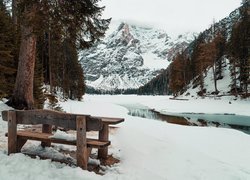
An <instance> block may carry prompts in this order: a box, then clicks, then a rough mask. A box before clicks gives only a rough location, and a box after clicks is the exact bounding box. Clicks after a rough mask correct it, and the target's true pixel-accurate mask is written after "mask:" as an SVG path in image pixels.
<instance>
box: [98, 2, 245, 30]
mask: <svg viewBox="0 0 250 180" xmlns="http://www.w3.org/2000/svg"><path fill="white" fill-rule="evenodd" d="M240 3H241V0H102V4H104V5H105V6H106V9H105V11H104V14H103V15H104V17H112V18H113V20H115V21H116V20H121V21H128V22H134V23H139V24H145V25H149V26H155V27H158V28H161V29H165V30H166V31H167V32H168V33H169V34H170V35H177V34H180V33H184V32H188V31H191V32H200V31H203V30H205V29H206V28H208V27H209V26H210V25H211V23H212V22H213V19H215V21H218V20H220V19H222V18H224V17H226V16H228V15H229V13H230V12H231V11H233V10H234V9H236V8H237V7H239V6H240Z"/></svg>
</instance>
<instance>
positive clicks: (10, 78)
mask: <svg viewBox="0 0 250 180" xmlns="http://www.w3.org/2000/svg"><path fill="white" fill-rule="evenodd" d="M13 37H14V31H13V24H12V22H11V17H10V15H9V13H8V11H7V10H6V7H5V5H4V3H3V1H0V98H3V97H9V96H10V95H11V94H12V90H13V84H14V80H15V77H14V76H15V72H16V69H15V64H14V58H13V51H14V38H13Z"/></svg>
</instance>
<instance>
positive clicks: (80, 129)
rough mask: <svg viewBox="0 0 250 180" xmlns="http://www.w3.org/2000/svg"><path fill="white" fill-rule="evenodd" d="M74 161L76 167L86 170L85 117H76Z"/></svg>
mask: <svg viewBox="0 0 250 180" xmlns="http://www.w3.org/2000/svg"><path fill="white" fill-rule="evenodd" d="M76 160H77V166H79V167H81V168H82V169H84V170H87V168H88V149H87V138H86V117H85V116H77V117H76Z"/></svg>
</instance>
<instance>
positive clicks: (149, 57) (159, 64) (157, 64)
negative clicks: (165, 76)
mask: <svg viewBox="0 0 250 180" xmlns="http://www.w3.org/2000/svg"><path fill="white" fill-rule="evenodd" d="M142 57H143V60H144V61H143V66H142V68H148V69H151V70H157V69H166V68H167V67H168V65H169V64H170V62H169V61H167V60H165V61H164V60H161V59H159V57H157V56H156V54H154V53H152V52H148V53H145V54H143V55H142Z"/></svg>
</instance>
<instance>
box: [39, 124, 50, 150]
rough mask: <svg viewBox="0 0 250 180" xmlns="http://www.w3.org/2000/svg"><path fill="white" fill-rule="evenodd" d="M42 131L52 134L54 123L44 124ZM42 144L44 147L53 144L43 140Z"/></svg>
mask: <svg viewBox="0 0 250 180" xmlns="http://www.w3.org/2000/svg"><path fill="white" fill-rule="evenodd" d="M42 132H43V133H49V134H51V133H52V125H49V124H43V125H42ZM41 146H42V147H43V148H44V147H50V146H51V142H44V141H42V142H41Z"/></svg>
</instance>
